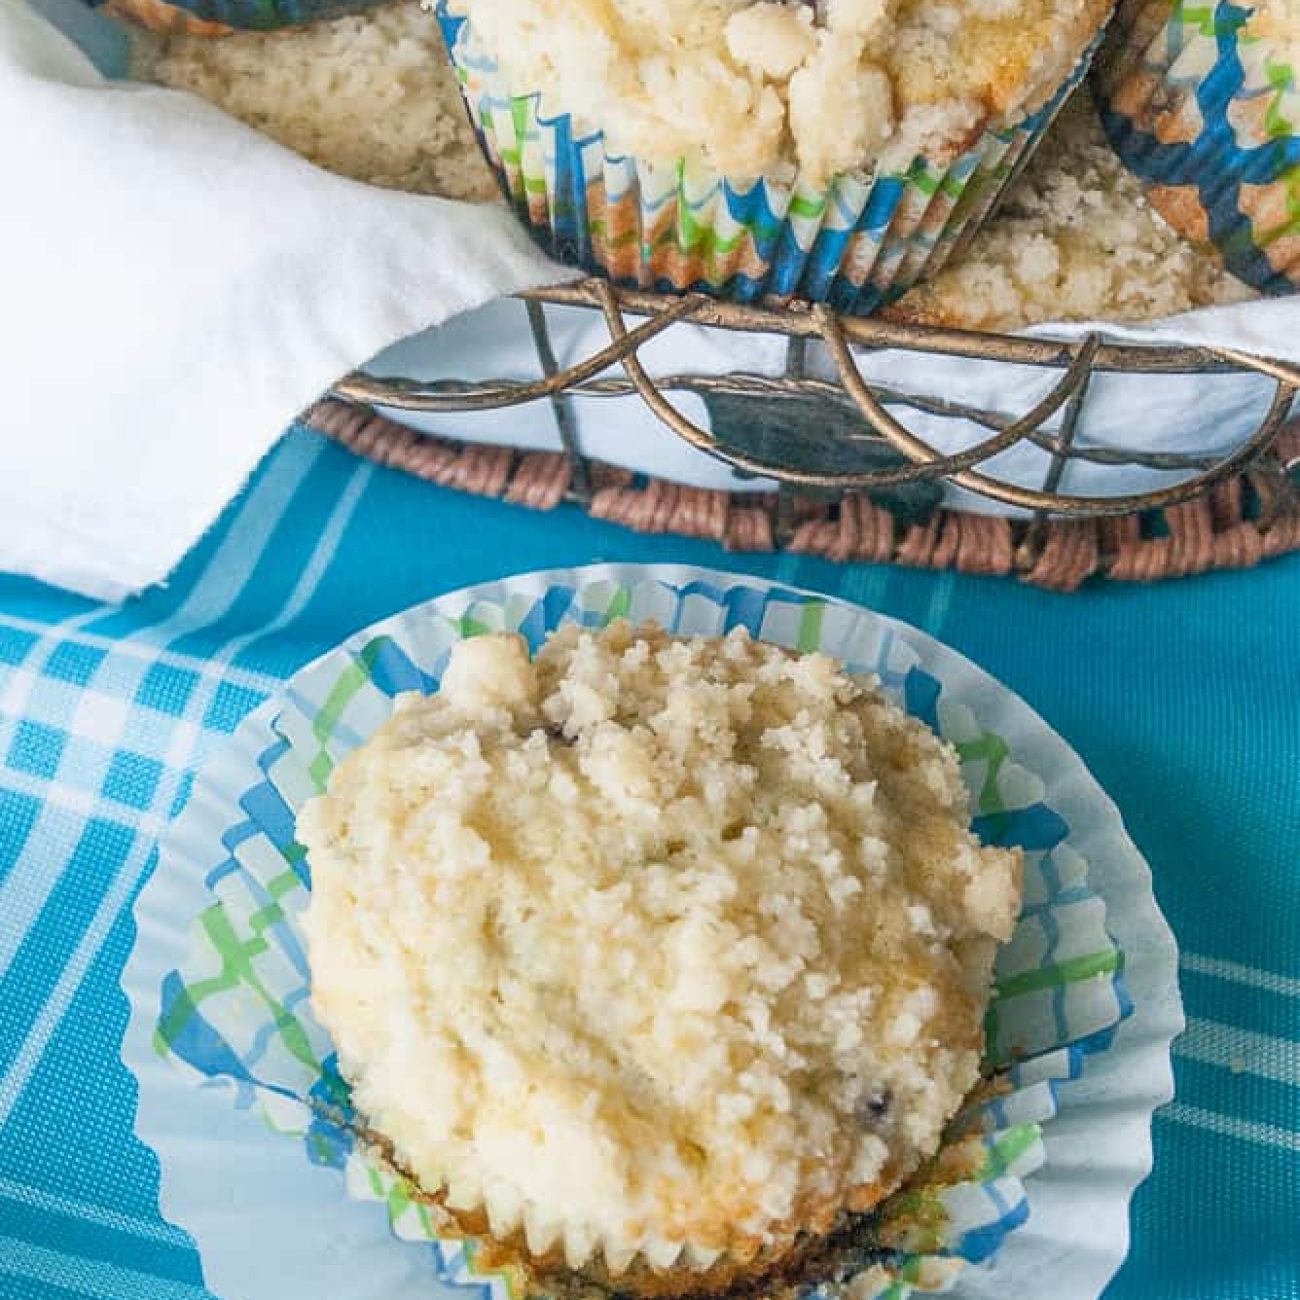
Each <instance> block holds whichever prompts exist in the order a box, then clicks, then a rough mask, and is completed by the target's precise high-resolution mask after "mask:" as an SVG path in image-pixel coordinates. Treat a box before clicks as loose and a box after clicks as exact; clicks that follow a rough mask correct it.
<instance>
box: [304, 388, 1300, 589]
mask: <svg viewBox="0 0 1300 1300" xmlns="http://www.w3.org/2000/svg"><path fill="white" fill-rule="evenodd" d="M303 422H304V424H305V425H306V426H307V427H308V428H311V429H314V430H315V431H316V432H318V433H320V434H323V435H325V436H327V437H329V438H332V439H334V440H335V441H336V442H338V443H340V444H342V445H343V446H345V447H347V448H349V449H350V450H352V451H353V452H356V453H357V454H359V455H361V456H364V457H366V458H368V459H370V460H372V461H375V462H377V463H379V464H381V465H386V466H389V467H391V468H393V469H398V470H401V471H404V472H406V473H408V474H412V475H414V476H416V477H417V478H421V479H424V480H427V481H429V482H432V483H436V484H438V485H440V486H442V487H451V488H456V489H459V490H460V491H463V492H470V493H475V494H477V495H480V496H487V497H495V498H499V499H502V500H505V501H508V502H512V503H515V504H518V505H522V506H527V507H530V508H532V509H536V510H551V509H555V508H556V507H558V506H560V505H561V504H563V503H565V502H566V501H569V502H572V501H574V500H575V499H579V500H581V502H582V504H584V505H585V507H586V509H587V510H588V512H589V513H590V514H591V515H592V516H593V517H594V518H597V519H603V520H607V521H609V522H613V523H618V524H621V525H623V526H624V527H626V528H630V529H633V530H635V531H637V532H646V533H678V534H681V535H683V536H687V537H694V538H704V539H707V540H710V541H714V542H718V543H720V544H721V545H723V546H724V547H726V548H728V549H730V550H737V551H777V550H786V551H790V552H794V553H799V554H806V555H816V556H821V557H824V558H826V559H829V560H833V561H837V562H841V563H850V562H857V563H876V564H886V563H893V564H900V565H905V566H910V567H915V568H928V569H949V568H951V569H955V570H958V571H960V572H963V573H974V574H984V575H990V576H1010V575H1014V576H1016V577H1018V578H1020V579H1022V580H1024V581H1026V582H1029V583H1032V584H1033V585H1035V586H1038V587H1043V588H1048V589H1051V590H1055V591H1075V590H1077V589H1078V588H1079V587H1081V586H1082V585H1083V584H1084V583H1085V582H1087V581H1088V580H1089V579H1090V578H1107V579H1110V580H1112V581H1117V582H1154V581H1157V580H1159V579H1163V578H1175V577H1186V576H1189V575H1192V574H1198V573H1207V572H1210V571H1213V570H1219V569H1239V568H1248V567H1250V566H1252V565H1255V564H1258V563H1260V562H1261V561H1262V560H1265V559H1270V558H1273V557H1275V556H1279V555H1284V554H1287V553H1289V552H1293V551H1300V504H1298V503H1297V498H1296V494H1295V492H1294V491H1293V490H1292V488H1291V484H1290V479H1289V477H1288V475H1287V466H1288V465H1290V464H1291V463H1293V462H1294V461H1295V460H1296V459H1297V458H1300V429H1295V428H1291V429H1287V430H1285V431H1284V432H1283V433H1282V434H1280V435H1279V437H1278V439H1277V440H1276V442H1275V443H1274V445H1273V446H1272V448H1270V450H1269V452H1268V453H1267V454H1266V455H1265V456H1264V457H1262V458H1261V459H1260V460H1259V461H1258V462H1256V464H1255V465H1253V466H1252V467H1251V468H1250V469H1249V470H1248V471H1247V472H1245V473H1244V474H1241V475H1239V476H1237V477H1235V478H1232V479H1228V480H1226V481H1224V482H1222V483H1220V484H1218V485H1217V486H1215V487H1214V488H1213V489H1211V491H1210V492H1208V493H1207V494H1206V495H1204V496H1202V497H1199V498H1197V499H1195V500H1192V501H1186V502H1183V503H1182V504H1179V505H1174V506H1170V507H1169V508H1168V509H1166V510H1163V511H1158V512H1149V513H1148V514H1146V515H1125V516H1120V517H1116V518H1105V519H1065V520H1058V519H1034V520H1014V519H1008V518H1005V517H999V516H991V515H983V514H975V513H972V512H968V511H962V510H954V509H940V510H938V511H936V512H935V514H934V515H933V516H932V517H931V518H930V519H929V520H927V521H926V522H925V523H923V524H910V525H909V524H905V523H902V522H900V521H898V520H897V519H895V518H894V516H893V515H891V514H890V513H889V512H888V511H887V510H885V509H883V508H882V507H881V506H879V505H877V504H875V503H874V502H873V501H871V500H870V499H869V498H868V497H867V496H866V495H864V494H862V493H846V494H845V495H844V497H843V498H842V499H841V500H839V501H838V502H834V503H828V502H827V501H825V500H818V499H815V498H812V497H807V496H801V495H800V494H798V493H797V492H796V493H792V494H790V495H789V496H788V497H783V498H781V500H780V501H779V502H778V500H777V499H775V498H774V497H772V496H771V495H761V494H739V493H730V492H726V491H719V490H712V489H707V488H692V487H686V486H683V485H680V484H675V483H670V482H667V481H665V480H662V479H649V480H645V479H638V478H636V476H634V475H632V474H631V473H630V472H629V471H626V470H622V469H619V468H616V467H614V466H610V465H605V464H602V463H599V462H593V463H589V467H588V468H589V474H590V482H589V484H586V485H584V488H583V491H582V492H581V493H580V494H578V493H575V490H574V487H575V485H574V481H573V477H574V475H573V463H572V461H571V460H570V459H569V458H568V457H567V456H565V455H564V454H562V453H560V452H537V451H517V450H515V449H513V448H509V447H496V446H485V445H481V444H476V443H472V442H460V441H453V440H451V439H447V438H440V437H434V436H431V435H428V434H423V433H418V432H416V431H415V430H414V429H411V428H409V427H408V426H406V425H403V424H399V423H397V422H396V421H393V420H390V419H388V418H387V417H386V416H383V415H380V414H378V413H377V412H375V411H373V410H371V409H369V408H367V407H363V406H358V405H355V404H353V403H350V402H342V401H338V400H335V399H332V398H327V399H325V400H323V401H321V402H320V403H318V404H317V405H316V406H314V407H313V408H312V409H311V410H310V411H308V412H307V413H306V414H305V416H304V417H303ZM782 515H784V518H782Z"/></svg>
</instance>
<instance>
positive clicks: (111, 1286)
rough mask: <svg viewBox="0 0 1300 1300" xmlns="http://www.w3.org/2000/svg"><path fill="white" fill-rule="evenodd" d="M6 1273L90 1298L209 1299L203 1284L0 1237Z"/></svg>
mask: <svg viewBox="0 0 1300 1300" xmlns="http://www.w3.org/2000/svg"><path fill="white" fill-rule="evenodd" d="M6 1274H7V1275H8V1276H9V1277H19V1278H23V1279H25V1280H26V1281H29V1282H40V1283H44V1284H46V1285H48V1286H56V1287H58V1288H59V1289H60V1290H63V1291H76V1292H78V1293H79V1294H80V1295H85V1296H91V1297H92V1298H93V1300H106V1298H107V1297H109V1296H111V1297H112V1300H134V1298H135V1297H140V1296H148V1297H149V1300H208V1293H207V1292H206V1291H205V1290H204V1289H203V1288H202V1287H197V1286H190V1284H189V1283H188V1282H175V1281H172V1279H170V1278H166V1277H158V1276H156V1275H155V1274H153V1273H137V1272H136V1271H135V1270H134V1269H130V1268H121V1267H119V1266H118V1265H117V1264H105V1263H102V1262H100V1261H99V1260H92V1259H86V1258H85V1257H84V1256H81V1255H78V1256H76V1257H75V1259H74V1258H70V1257H69V1256H67V1255H63V1254H60V1253H59V1252H58V1251H57V1250H47V1249H46V1248H45V1247H44V1246H33V1245H32V1244H31V1242H28V1241H17V1240H15V1239H14V1238H12V1237H0V1277H3V1276H5V1275H6Z"/></svg>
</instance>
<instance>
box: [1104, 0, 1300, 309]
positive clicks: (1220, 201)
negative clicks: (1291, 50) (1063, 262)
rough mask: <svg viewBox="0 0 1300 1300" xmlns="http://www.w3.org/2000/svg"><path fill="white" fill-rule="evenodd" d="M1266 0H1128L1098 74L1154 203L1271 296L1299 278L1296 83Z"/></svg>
mask: <svg viewBox="0 0 1300 1300" xmlns="http://www.w3.org/2000/svg"><path fill="white" fill-rule="evenodd" d="M1258 7H1259V6H1257V5H1241V4H1229V3H1214V2H1213V0H1210V2H1209V3H1199V4H1193V3H1189V2H1188V0H1177V3H1174V2H1173V0H1124V3H1122V4H1121V5H1120V9H1119V13H1118V15H1117V17H1116V20H1115V23H1114V25H1113V27H1112V29H1111V35H1110V37H1109V38H1108V40H1107V42H1106V47H1105V50H1104V53H1103V55H1102V57H1101V58H1100V59H1099V60H1098V66H1097V69H1096V72H1095V74H1094V78H1093V83H1094V89H1095V91H1096V95H1097V100H1098V104H1099V106H1100V109H1101V115H1102V123H1103V125H1104V127H1105V129H1106V134H1107V136H1108V137H1109V138H1110V141H1111V143H1112V145H1113V146H1114V147H1115V149H1116V151H1117V152H1118V153H1119V156H1120V157H1121V158H1122V159H1123V161H1124V163H1125V165H1126V166H1127V167H1128V168H1129V170H1130V171H1132V172H1133V173H1134V175H1136V176H1137V177H1138V179H1139V180H1140V181H1141V182H1142V183H1143V185H1144V186H1146V188H1147V191H1148V194H1149V196H1150V199H1151V202H1152V204H1153V205H1154V206H1155V208H1156V209H1157V210H1158V211H1159V212H1160V213H1161V215H1163V216H1164V217H1165V218H1166V219H1167V220H1168V221H1169V223H1170V224H1171V225H1172V226H1173V227H1174V228H1175V229H1176V230H1178V231H1179V232H1180V233H1181V234H1182V235H1184V236H1185V237H1186V238H1188V239H1191V240H1193V241H1194V242H1196V243H1198V244H1201V245H1202V246H1206V247H1212V248H1213V249H1215V250H1217V251H1218V253H1219V255H1220V256H1221V257H1222V258H1223V262H1224V264H1225V265H1226V266H1227V268H1228V270H1230V271H1231V272H1232V273H1233V274H1234V275H1236V276H1237V277H1239V278H1240V279H1242V280H1245V281H1246V282H1247V283H1248V284H1252V285H1254V286H1255V287H1256V288H1257V289H1260V290H1262V291H1263V292H1264V293H1268V294H1284V293H1292V292H1294V290H1295V288H1296V287H1297V286H1298V285H1300V92H1298V91H1297V85H1296V75H1295V70H1294V69H1293V68H1292V66H1291V64H1290V62H1289V60H1288V58H1287V55H1286V52H1285V51H1284V50H1282V49H1278V48H1276V47H1275V46H1274V45H1273V44H1272V43H1271V42H1270V41H1268V40H1265V39H1261V38H1260V37H1259V36H1258V35H1255V34H1252V32H1251V31H1250V29H1249V26H1248V24H1249V23H1250V20H1251V18H1252V16H1253V15H1254V14H1255V12H1256V10H1257V9H1258Z"/></svg>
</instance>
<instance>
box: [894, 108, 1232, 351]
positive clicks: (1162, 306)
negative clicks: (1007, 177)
mask: <svg viewBox="0 0 1300 1300" xmlns="http://www.w3.org/2000/svg"><path fill="white" fill-rule="evenodd" d="M1255 296H1256V294H1255V291H1254V290H1253V289H1251V288H1250V287H1249V286H1247V285H1245V284H1243V283H1242V282H1241V281H1240V280H1238V279H1236V278H1235V277H1234V276H1232V275H1229V274H1228V272H1227V271H1226V270H1225V269H1224V268H1223V265H1222V263H1221V262H1220V261H1219V259H1218V257H1217V256H1215V255H1214V254H1213V253H1212V252H1208V253H1207V252H1205V251H1202V250H1201V249H1198V248H1196V247H1195V246H1193V245H1192V244H1191V243H1189V242H1188V241H1187V240H1185V239H1184V238H1183V237H1182V236H1181V235H1179V234H1178V233H1177V231H1175V230H1173V229H1172V228H1171V227H1170V226H1169V224H1168V223H1167V222H1166V221H1165V220H1164V218H1163V217H1161V216H1160V214H1159V213H1158V212H1156V210H1155V209H1154V208H1153V207H1152V206H1151V204H1150V203H1149V202H1148V201H1147V198H1146V195H1145V194H1144V192H1143V190H1142V187H1141V185H1139V184H1138V181H1137V178H1136V177H1134V176H1133V175H1132V174H1131V173H1130V172H1128V171H1126V170H1125V168H1124V165H1123V164H1122V163H1121V162H1120V161H1119V159H1118V158H1117V157H1116V156H1115V151H1114V150H1113V149H1112V148H1111V147H1110V145H1109V144H1108V143H1107V141H1106V137H1105V135H1104V134H1103V133H1102V130H1101V124H1100V122H1099V121H1098V118H1097V111H1096V108H1095V107H1094V105H1093V104H1092V102H1091V97H1090V96H1089V95H1088V93H1087V92H1086V90H1081V91H1076V92H1075V94H1074V96H1073V97H1072V98H1071V100H1070V103H1069V104H1067V105H1066V106H1065V108H1063V109H1062V110H1061V115H1060V117H1059V118H1058V119H1057V121H1056V123H1055V125H1054V126H1053V127H1052V129H1051V131H1050V132H1049V133H1048V136H1047V138H1046V139H1045V140H1044V141H1043V145H1042V148H1041V149H1039V150H1038V152H1037V153H1035V154H1034V156H1033V158H1032V159H1031V160H1030V163H1029V166H1028V167H1026V168H1025V170H1024V172H1023V173H1021V175H1020V176H1019V177H1018V178H1017V179H1016V181H1015V183H1014V184H1013V185H1012V186H1011V187H1010V188H1008V190H1007V192H1006V194H1005V196H1004V197H1003V199H1002V202H1001V203H1000V204H999V205H998V210H997V212H996V213H994V215H993V216H992V218H991V219H990V220H989V221H988V222H987V223H986V224H985V225H984V226H982V227H981V228H980V230H979V231H978V232H976V234H975V236H974V238H972V239H971V240H970V242H969V243H967V244H966V245H965V246H964V247H963V248H961V249H960V250H959V251H958V252H957V253H955V254H954V255H953V256H952V257H951V258H950V259H949V261H948V264H947V265H946V266H945V267H944V268H943V270H941V271H940V272H939V273H938V274H937V275H935V276H934V277H932V278H931V279H929V280H927V281H926V282H925V283H924V284H920V285H917V286H916V288H914V289H913V290H911V292H910V293H908V294H907V295H906V296H905V297H903V298H902V299H900V300H899V301H898V302H896V303H895V304H894V305H893V306H892V307H889V308H887V309H886V312H885V314H886V315H887V316H888V317H889V318H890V319H893V320H902V321H908V322H912V323H917V324H927V325H946V326H954V327H957V328H960V329H976V330H1000V331H1011V330H1018V329H1024V328H1025V327H1026V326H1029V325H1041V324H1044V323H1046V322H1048V321H1061V320H1109V321H1145V320H1156V319H1158V318H1160V317H1163V316H1173V315H1176V314H1177V313H1179V312H1184V311H1192V310H1194V309H1195V308H1198V307H1209V306H1217V305H1220V304H1224V303H1234V302H1247V301H1249V300H1251V299H1253V298H1254V297H1255Z"/></svg>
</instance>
